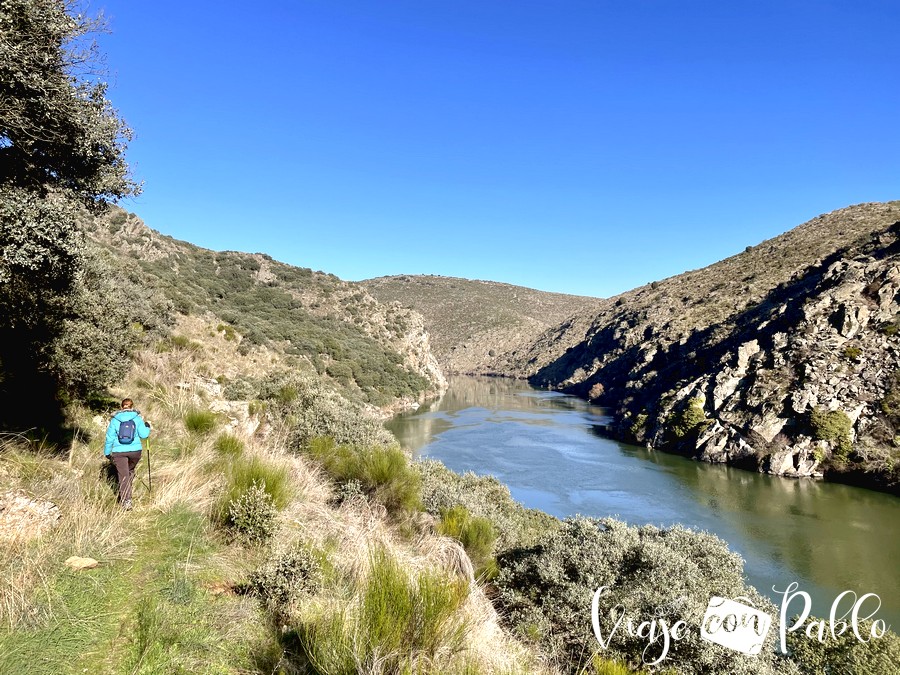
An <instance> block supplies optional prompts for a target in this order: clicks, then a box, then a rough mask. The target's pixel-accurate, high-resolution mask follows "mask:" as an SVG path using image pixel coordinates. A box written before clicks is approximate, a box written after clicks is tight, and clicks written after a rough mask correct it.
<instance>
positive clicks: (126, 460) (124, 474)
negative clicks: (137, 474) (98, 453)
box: [109, 450, 141, 502]
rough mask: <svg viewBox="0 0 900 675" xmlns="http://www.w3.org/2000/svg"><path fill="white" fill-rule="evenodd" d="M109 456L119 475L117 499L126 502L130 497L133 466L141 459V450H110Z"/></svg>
mask: <svg viewBox="0 0 900 675" xmlns="http://www.w3.org/2000/svg"><path fill="white" fill-rule="evenodd" d="M109 458H110V460H112V463H113V464H115V466H116V473H117V474H118V475H119V501H120V502H126V501H128V500H129V499H131V484H132V483H133V482H134V470H135V467H137V463H138V462H140V461H141V451H140V450H136V451H134V452H112V453H110V455H109Z"/></svg>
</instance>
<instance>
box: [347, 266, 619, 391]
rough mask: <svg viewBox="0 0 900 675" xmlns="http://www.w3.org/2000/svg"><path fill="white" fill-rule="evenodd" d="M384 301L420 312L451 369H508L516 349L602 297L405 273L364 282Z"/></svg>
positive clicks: (446, 368)
mask: <svg viewBox="0 0 900 675" xmlns="http://www.w3.org/2000/svg"><path fill="white" fill-rule="evenodd" d="M362 284H363V286H365V287H366V288H367V289H369V291H370V292H371V293H372V295H374V296H375V297H376V298H378V300H380V301H381V302H398V303H400V305H402V306H403V307H409V308H411V309H414V310H415V311H417V312H419V313H421V314H422V316H423V317H424V318H425V328H426V329H427V330H428V332H429V333H430V334H431V338H432V347H433V349H434V353H435V356H436V357H437V359H438V361H439V362H440V364H441V366H442V367H443V368H444V371H445V372H447V373H478V374H495V373H502V372H505V366H504V365H502V364H506V363H507V362H508V361H510V360H515V358H516V356H515V354H516V352H517V351H518V350H520V349H522V348H523V347H524V346H525V345H527V344H530V343H531V342H532V341H534V340H535V339H536V338H537V337H538V336H539V335H540V334H541V333H542V332H543V331H545V330H547V329H548V328H550V327H551V326H556V325H558V324H560V323H561V322H562V321H564V320H565V319H567V318H568V317H569V316H571V315H573V314H575V313H576V312H585V311H589V310H593V309H596V308H598V307H599V306H600V304H601V302H602V301H600V300H598V299H597V298H587V297H582V296H575V295H564V294H562V293H547V292H545V291H537V290H534V289H531V288H524V287H522V286H513V285H510V284H502V283H498V282H494V281H474V280H471V279H459V278H456V277H441V276H416V275H402V276H391V277H379V278H377V279H370V280H368V281H364V282H362Z"/></svg>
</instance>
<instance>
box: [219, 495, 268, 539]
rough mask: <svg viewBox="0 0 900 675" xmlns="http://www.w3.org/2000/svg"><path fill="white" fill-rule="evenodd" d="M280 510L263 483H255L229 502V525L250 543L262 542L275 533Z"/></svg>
mask: <svg viewBox="0 0 900 675" xmlns="http://www.w3.org/2000/svg"><path fill="white" fill-rule="evenodd" d="M277 517H278V510H277V509H276V508H275V504H274V503H273V501H272V497H271V496H269V493H268V492H266V490H265V489H264V488H263V486H262V485H260V484H258V483H254V484H253V485H251V486H250V488H249V489H247V490H245V491H244V492H242V493H241V494H240V495H239V496H238V497H237V499H232V500H231V501H229V502H228V519H227V523H228V526H229V527H230V528H231V529H232V530H234V532H236V533H237V535H238V536H239V537H240V538H241V539H243V540H244V541H246V542H247V543H249V544H262V543H265V542H267V541H268V540H269V539H271V538H272V535H273V534H275V530H276V528H277V526H278V523H277V521H276V518H277Z"/></svg>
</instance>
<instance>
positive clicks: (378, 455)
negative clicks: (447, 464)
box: [308, 437, 421, 513]
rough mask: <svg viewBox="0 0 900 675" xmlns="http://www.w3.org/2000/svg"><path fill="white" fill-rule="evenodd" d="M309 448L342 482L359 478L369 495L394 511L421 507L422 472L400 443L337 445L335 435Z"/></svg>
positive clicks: (323, 465)
mask: <svg viewBox="0 0 900 675" xmlns="http://www.w3.org/2000/svg"><path fill="white" fill-rule="evenodd" d="M308 449H309V453H310V455H312V456H313V457H314V458H315V459H316V460H317V461H318V462H319V463H320V464H321V465H322V467H323V468H324V469H325V471H327V472H328V474H329V475H330V476H331V477H332V479H334V481H335V482H337V483H338V484H339V485H343V484H346V483H348V482H350V481H358V483H359V486H360V488H361V490H362V491H363V492H364V493H365V494H366V496H368V497H369V498H371V499H373V500H374V501H376V502H378V503H380V504H383V505H384V507H385V508H387V509H388V511H391V512H393V513H398V512H402V511H412V510H415V509H417V508H418V506H419V504H420V495H421V486H420V479H419V475H418V472H416V471H415V470H414V469H413V467H412V466H410V461H409V457H408V456H407V455H406V453H405V452H403V450H402V449H401V448H400V447H398V446H396V445H391V446H381V445H374V446H354V445H338V444H337V443H335V441H334V439H333V438H330V437H320V438H316V439H313V440H312V441H311V442H310V444H309V448H308Z"/></svg>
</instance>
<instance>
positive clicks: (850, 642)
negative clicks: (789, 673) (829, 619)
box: [787, 616, 900, 675]
mask: <svg viewBox="0 0 900 675" xmlns="http://www.w3.org/2000/svg"><path fill="white" fill-rule="evenodd" d="M817 620H818V621H821V619H816V618H815V617H812V616H811V617H809V618H808V619H807V621H806V625H809V624H811V623H813V622H814V621H817ZM870 630H871V622H869V621H860V627H859V632H860V635H863V636H864V637H867V638H868V637H869V636H870ZM787 647H788V650H789V651H790V653H791V657H792V658H793V660H794V661H795V662H796V663H797V665H798V666H799V667H800V672H801V673H803V675H818V674H819V673H841V675H891V674H892V673H896V672H897V664H898V663H900V637H898V636H897V635H896V634H895V633H891V632H888V633H885V634H884V635H883V636H882V637H880V638H872V639H870V640H869V641H868V642H860V641H859V640H858V639H857V638H856V636H855V635H854V634H853V631H852V630H847V632H845V633H844V634H842V635H839V636H838V637H837V638H836V639H835V638H833V637H831V636H830V635H828V637H827V638H826V640H825V641H824V642H819V641H818V640H816V639H813V638H810V637H809V636H807V635H806V634H805V633H804V632H803V631H797V632H795V633H788V634H787Z"/></svg>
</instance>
